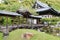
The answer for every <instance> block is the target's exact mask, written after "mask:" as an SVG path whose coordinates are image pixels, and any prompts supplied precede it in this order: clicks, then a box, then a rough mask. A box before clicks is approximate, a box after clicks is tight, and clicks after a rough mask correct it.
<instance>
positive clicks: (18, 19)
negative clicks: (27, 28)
mask: <svg viewBox="0 0 60 40" xmlns="http://www.w3.org/2000/svg"><path fill="white" fill-rule="evenodd" d="M19 25H20V16H18V28H19Z"/></svg>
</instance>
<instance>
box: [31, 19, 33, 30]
mask: <svg viewBox="0 0 60 40" xmlns="http://www.w3.org/2000/svg"><path fill="white" fill-rule="evenodd" d="M31 27H32V29H33V23H32V18H31Z"/></svg>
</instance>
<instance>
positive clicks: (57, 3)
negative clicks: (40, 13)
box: [40, 0, 60, 11]
mask: <svg viewBox="0 0 60 40" xmlns="http://www.w3.org/2000/svg"><path fill="white" fill-rule="evenodd" d="M40 1H42V2H44V3H46V2H47V4H50V5H51V7H53V8H54V9H56V10H59V11H60V0H40Z"/></svg>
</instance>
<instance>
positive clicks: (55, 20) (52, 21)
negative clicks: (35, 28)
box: [41, 17, 60, 25]
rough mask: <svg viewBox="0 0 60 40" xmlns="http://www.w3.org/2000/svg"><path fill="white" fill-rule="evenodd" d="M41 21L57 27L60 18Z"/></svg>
mask: <svg viewBox="0 0 60 40" xmlns="http://www.w3.org/2000/svg"><path fill="white" fill-rule="evenodd" d="M41 21H43V22H48V23H49V22H50V23H49V24H52V25H55V24H56V23H57V22H58V21H60V18H55V17H53V18H43V19H41Z"/></svg>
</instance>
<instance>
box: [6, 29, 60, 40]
mask: <svg viewBox="0 0 60 40" xmlns="http://www.w3.org/2000/svg"><path fill="white" fill-rule="evenodd" d="M26 32H30V33H33V34H34V36H33V37H32V38H31V39H30V40H60V38H59V37H56V36H52V35H49V34H46V33H43V32H37V31H36V30H30V29H17V30H15V31H12V32H11V33H10V35H9V36H8V38H7V40H22V38H21V35H22V34H23V33H26Z"/></svg>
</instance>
